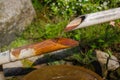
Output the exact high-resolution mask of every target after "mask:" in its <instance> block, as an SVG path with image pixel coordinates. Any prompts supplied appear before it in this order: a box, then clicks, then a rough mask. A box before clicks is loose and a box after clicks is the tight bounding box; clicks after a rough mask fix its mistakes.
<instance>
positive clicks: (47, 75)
mask: <svg viewBox="0 0 120 80" xmlns="http://www.w3.org/2000/svg"><path fill="white" fill-rule="evenodd" d="M22 80H103V79H102V78H101V77H100V76H99V75H97V74H96V73H94V72H92V71H90V70H88V69H85V68H83V67H80V66H70V65H57V66H46V67H43V68H40V69H38V70H35V71H33V72H31V73H29V74H28V75H26V76H25V77H24V78H23V79H22Z"/></svg>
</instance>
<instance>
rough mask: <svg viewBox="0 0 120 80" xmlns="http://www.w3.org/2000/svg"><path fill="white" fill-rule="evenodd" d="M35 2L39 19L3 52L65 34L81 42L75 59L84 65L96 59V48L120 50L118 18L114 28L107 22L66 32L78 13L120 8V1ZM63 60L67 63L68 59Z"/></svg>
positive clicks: (60, 0) (71, 0)
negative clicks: (65, 29)
mask: <svg viewBox="0 0 120 80" xmlns="http://www.w3.org/2000/svg"><path fill="white" fill-rule="evenodd" d="M32 3H33V6H34V8H35V10H36V18H35V19H34V20H33V22H32V23H31V25H29V26H28V28H27V29H26V30H25V31H24V32H23V34H22V35H21V36H18V38H17V39H16V40H15V41H13V42H12V43H11V44H10V45H9V46H8V47H3V48H2V50H3V51H4V50H6V49H10V48H15V47H19V46H22V45H26V44H30V43H33V42H39V41H42V40H45V39H49V38H56V37H61V36H62V37H68V38H72V39H75V40H78V41H79V42H80V48H81V49H82V52H81V55H80V54H74V55H73V56H72V59H75V60H77V61H78V62H82V63H83V64H89V63H91V62H92V61H93V60H95V57H94V56H92V53H93V51H94V50H95V49H101V50H104V51H111V52H120V47H119V46H120V25H117V24H118V23H119V22H120V20H116V21H115V22H116V26H114V27H113V26H111V25H109V23H104V24H99V25H95V26H90V27H88V28H83V29H78V30H75V31H71V32H67V33H63V29H64V28H65V26H66V25H67V24H68V23H69V22H70V20H72V19H74V18H75V17H76V16H79V15H82V14H87V13H93V12H97V11H102V10H107V9H110V8H115V7H118V6H120V0H32ZM62 33H63V34H62ZM60 63H62V64H63V63H64V61H60ZM48 64H49V65H53V64H59V63H58V62H53V63H48ZM13 80H14V79H13Z"/></svg>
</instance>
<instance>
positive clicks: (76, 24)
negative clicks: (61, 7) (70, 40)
mask: <svg viewBox="0 0 120 80" xmlns="http://www.w3.org/2000/svg"><path fill="white" fill-rule="evenodd" d="M116 19H120V8H114V9H110V10H105V11H100V12H96V13H90V14H85V15H82V16H79V17H77V18H75V19H74V20H73V21H71V22H70V23H69V24H68V25H67V26H66V28H65V31H66V32H67V31H72V30H75V29H79V28H84V27H88V26H91V25H95V24H100V23H104V22H108V21H111V20H116Z"/></svg>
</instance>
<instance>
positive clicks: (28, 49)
mask: <svg viewBox="0 0 120 80" xmlns="http://www.w3.org/2000/svg"><path fill="white" fill-rule="evenodd" d="M78 44H79V43H78V41H75V40H72V39H68V38H56V39H48V40H45V41H43V42H39V43H35V44H31V45H27V46H23V47H20V48H16V49H12V50H10V51H5V52H2V53H0V65H2V64H5V63H9V62H12V61H16V60H20V59H24V58H28V57H32V56H36V55H42V54H44V53H47V52H52V51H56V50H60V49H66V48H70V47H74V46H77V45H78Z"/></svg>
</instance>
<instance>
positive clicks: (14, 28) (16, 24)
mask: <svg viewBox="0 0 120 80" xmlns="http://www.w3.org/2000/svg"><path fill="white" fill-rule="evenodd" d="M34 16H35V11H34V8H33V6H32V3H31V0H0V47H1V46H3V45H7V44H9V43H10V42H11V41H12V40H14V39H15V37H16V36H18V35H20V34H21V32H22V31H23V30H25V28H26V27H27V26H28V25H29V24H30V23H31V21H32V20H33V18H34Z"/></svg>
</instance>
